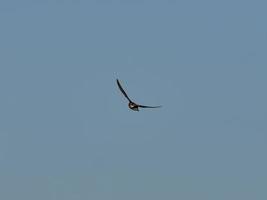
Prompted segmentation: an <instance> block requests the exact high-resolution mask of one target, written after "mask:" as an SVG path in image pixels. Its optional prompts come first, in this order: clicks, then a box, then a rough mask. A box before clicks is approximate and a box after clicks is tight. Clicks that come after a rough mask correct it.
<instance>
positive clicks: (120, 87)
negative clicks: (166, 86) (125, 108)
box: [117, 79, 132, 102]
mask: <svg viewBox="0 0 267 200" xmlns="http://www.w3.org/2000/svg"><path fill="white" fill-rule="evenodd" d="M117 84H118V87H119V89H120V91H121V92H122V94H123V95H124V96H125V97H126V98H127V99H128V101H129V102H132V101H131V99H130V98H129V97H128V95H127V94H126V92H125V91H124V89H123V88H122V86H121V84H120V82H119V80H118V79H117Z"/></svg>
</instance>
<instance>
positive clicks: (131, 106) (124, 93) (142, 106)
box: [117, 79, 161, 111]
mask: <svg viewBox="0 0 267 200" xmlns="http://www.w3.org/2000/svg"><path fill="white" fill-rule="evenodd" d="M117 84H118V87H119V89H120V91H121V92H122V94H123V95H124V96H125V97H126V99H128V101H129V103H128V107H129V108H130V109H132V110H134V111H139V108H160V107H161V106H144V105H140V104H137V103H134V102H133V101H132V100H131V99H130V98H129V97H128V95H127V94H126V92H125V91H124V89H123V88H122V86H121V84H120V82H119V80H118V79H117Z"/></svg>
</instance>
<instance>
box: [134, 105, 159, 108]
mask: <svg viewBox="0 0 267 200" xmlns="http://www.w3.org/2000/svg"><path fill="white" fill-rule="evenodd" d="M138 107H140V108H160V107H161V106H144V105H138Z"/></svg>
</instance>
